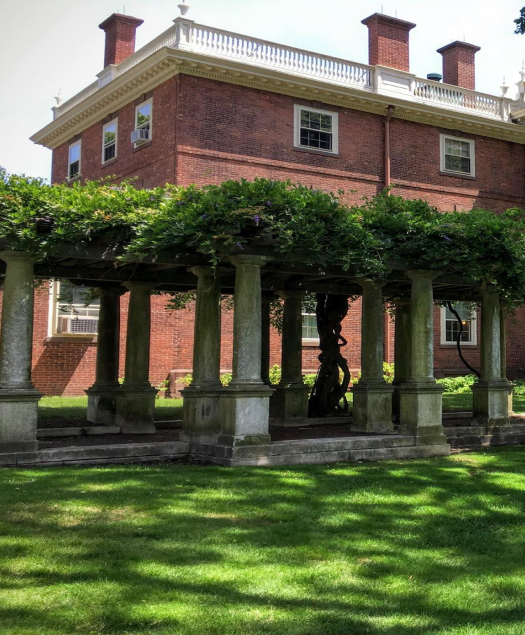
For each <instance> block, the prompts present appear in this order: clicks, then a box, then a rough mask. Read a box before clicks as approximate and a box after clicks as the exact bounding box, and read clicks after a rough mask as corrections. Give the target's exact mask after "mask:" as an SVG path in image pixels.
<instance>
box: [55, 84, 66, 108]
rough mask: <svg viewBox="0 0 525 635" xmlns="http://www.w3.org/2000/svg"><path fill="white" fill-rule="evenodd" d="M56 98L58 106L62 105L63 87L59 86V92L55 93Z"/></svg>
mask: <svg viewBox="0 0 525 635" xmlns="http://www.w3.org/2000/svg"><path fill="white" fill-rule="evenodd" d="M54 99H55V100H56V102H57V106H60V104H61V103H62V102H63V101H64V100H63V98H62V89H61V88H59V89H58V93H57V94H56V95H55V97H54Z"/></svg>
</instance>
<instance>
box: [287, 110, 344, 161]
mask: <svg viewBox="0 0 525 635" xmlns="http://www.w3.org/2000/svg"><path fill="white" fill-rule="evenodd" d="M294 117H295V123H294V145H295V147H296V148H306V149H310V150H318V151H320V152H328V153H331V154H336V153H337V152H338V113H337V112H333V111H328V110H320V109H316V108H308V107H305V106H301V105H299V104H295V106H294Z"/></svg>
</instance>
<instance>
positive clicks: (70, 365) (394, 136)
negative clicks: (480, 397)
mask: <svg viewBox="0 0 525 635" xmlns="http://www.w3.org/2000/svg"><path fill="white" fill-rule="evenodd" d="M149 96H152V97H153V140H152V142H151V143H150V144H148V145H145V146H142V147H140V149H138V150H134V149H133V146H132V144H131V142H130V133H131V131H132V130H133V127H134V113H135V105H136V104H137V103H138V102H139V101H142V99H143V98H147V97H149ZM297 103H300V104H304V105H307V106H312V107H320V108H325V109H329V110H334V111H337V112H338V113H339V156H337V157H332V156H324V155H319V154H316V153H312V152H308V151H299V150H294V148H293V107H294V104H297ZM117 115H118V118H119V137H118V155H117V159H116V160H115V161H114V162H113V163H111V164H110V165H107V166H101V164H100V163H101V152H102V145H101V144H102V127H103V124H104V123H105V122H106V121H107V119H105V120H104V121H103V122H102V121H101V122H99V123H97V124H95V125H93V126H91V127H90V128H89V129H87V130H86V131H85V132H84V133H83V134H82V168H81V170H82V175H83V177H84V178H87V179H98V178H101V177H103V176H106V175H108V174H116V175H117V177H118V178H123V177H132V176H137V177H138V180H137V185H138V186H139V187H154V186H159V185H164V184H165V183H166V182H177V183H179V184H183V185H187V184H190V183H197V184H199V185H203V184H206V183H220V182H221V181H224V180H226V179H239V178H241V177H244V178H247V179H253V178H255V177H258V176H259V177H267V178H272V179H290V180H292V181H294V182H301V183H304V184H306V185H311V186H312V187H315V188H319V189H324V190H327V191H334V192H335V191H337V190H339V189H343V190H345V192H346V194H345V197H346V200H347V201H348V202H351V203H357V202H359V201H360V200H361V199H362V197H363V196H373V195H374V194H376V193H377V192H378V191H380V190H381V188H382V186H383V178H384V175H383V121H384V120H383V118H382V117H380V116H378V115H375V114H371V113H367V112H360V111H357V110H350V109H344V108H338V107H333V106H329V105H326V104H322V103H320V102H314V101H305V100H300V99H295V98H292V97H289V96H286V95H279V94H275V93H269V92H265V91H261V90H257V89H251V88H245V87H241V86H235V85H230V84H227V83H223V82H218V81H213V80H208V79H202V78H197V77H192V76H186V75H182V76H179V77H178V78H173V79H170V80H168V81H167V82H165V83H164V84H162V85H160V86H158V87H157V88H155V89H154V90H153V91H152V93H151V94H148V95H144V96H143V97H142V98H141V99H140V100H136V101H135V102H134V103H131V104H128V105H126V106H125V107H123V108H122V109H121V110H120V111H119V112H118V113H114V116H117ZM441 132H443V133H446V134H454V131H453V130H449V129H439V128H436V127H433V126H428V125H423V124H420V123H417V122H411V121H404V120H401V119H395V118H394V119H393V120H392V122H391V149H392V180H393V183H394V185H395V189H394V193H396V194H400V195H402V196H404V197H406V198H423V199H426V200H428V201H430V203H432V204H433V205H436V206H437V207H438V208H439V209H441V210H443V211H449V210H453V209H458V210H468V209H471V208H472V207H474V206H479V207H486V208H490V209H494V210H495V211H500V210H503V209H506V208H508V207H511V206H524V205H525V183H524V173H525V170H524V167H525V148H524V146H521V145H519V144H513V143H510V142H507V141H501V140H497V139H490V138H487V137H481V136H477V135H469V134H466V133H461V136H463V137H467V138H470V139H474V141H475V143H476V172H477V176H476V178H474V179H468V178H458V177H454V176H448V175H444V174H440V171H439V170H440V161H439V134H440V133H441ZM67 151H68V144H64V145H62V146H60V147H59V148H58V149H57V150H55V151H54V153H53V155H54V156H53V181H54V182H60V181H63V180H64V179H65V178H66V175H67ZM164 302H165V300H164V298H154V299H153V302H152V306H153V320H152V333H153V335H152V338H153V339H152V357H151V377H152V379H153V380H154V382H160V381H162V379H164V378H165V377H167V375H168V373H169V372H170V371H171V370H174V371H175V375H176V376H183V375H185V374H187V373H189V372H191V366H192V346H193V319H194V315H193V309H192V308H191V307H190V308H188V309H186V310H184V311H177V312H170V313H165V312H164V310H163V306H164ZM38 303H40V300H38V302H37V304H38ZM44 304H45V302H44ZM122 306H123V321H124V319H125V307H126V300H125V298H123V301H122ZM39 307H40V308H38V309H37V310H38V311H39V313H38V314H37V317H36V322H39V324H40V326H39V327H38V328H39V329H40V331H39V335H38V336H37V334H36V332H35V356H34V358H35V381H37V384H38V386H39V387H40V388H41V389H43V390H45V391H46V392H51V393H59V394H60V393H61V392H65V393H68V394H76V393H79V392H81V391H82V390H83V389H84V388H86V387H87V386H89V385H90V384H91V383H92V381H93V377H94V358H95V346H94V345H93V344H79V343H69V342H67V343H65V344H62V343H60V344H58V343H53V342H51V343H49V342H45V341H44V340H45V334H44V333H45V332H46V329H47V326H46V327H45V328H44V326H43V325H44V323H45V324H46V325H47V308H45V307H44V306H43V305H42V306H40V304H39ZM360 311H361V308H360V301H359V300H358V301H357V302H355V303H353V304H352V305H351V307H350V310H349V314H348V317H347V318H346V320H345V322H344V330H343V334H344V335H345V337H346V338H347V339H348V345H347V346H346V347H345V349H344V351H343V355H344V356H345V357H346V358H347V360H348V363H349V366H350V368H351V369H352V370H353V372H357V371H358V369H359V357H360V319H361V318H360V315H361V313H360ZM232 318H233V314H232V313H231V312H229V311H225V312H224V314H223V324H222V328H223V341H222V348H221V354H222V359H221V368H222V371H223V372H227V371H229V370H230V369H231V352H232V342H231V334H232ZM524 324H525V313H524V312H523V311H519V312H518V314H517V316H516V317H515V318H513V319H510V320H509V327H508V329H509V337H508V341H509V345H508V365H509V368H511V369H512V370H511V374H514V375H516V374H523V373H524V372H525V350H524V347H523V346H522V345H521V344H520V337H521V331H522V330H523V325H524ZM42 329H43V330H42ZM393 330H394V327H393V324H390V325H389V333H390V337H389V340H390V341H389V354H390V358H391V359H393V356H394V353H393V349H394V336H393ZM122 331H123V332H122V337H123V338H124V332H125V325H124V324H123V329H122ZM436 331H437V334H436V345H435V363H436V368H438V369H444V370H446V371H447V372H452V373H459V372H463V367H462V365H461V363H460V362H459V360H458V358H457V352H456V350H455V348H454V347H449V346H441V345H440V344H439V311H438V309H436ZM123 350H124V346H122V351H123ZM465 350H466V356H467V358H468V359H471V360H472V362H473V364H474V365H475V366H477V365H478V364H479V348H478V347H472V348H467V347H465ZM317 355H318V351H317V349H316V348H315V347H312V346H305V347H304V349H303V368H304V370H305V372H315V370H316V368H317V366H318V363H317ZM271 364H272V365H273V364H280V337H279V335H278V334H277V333H276V332H272V334H271ZM121 368H123V360H121Z"/></svg>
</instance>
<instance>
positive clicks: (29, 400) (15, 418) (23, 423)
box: [0, 388, 42, 453]
mask: <svg viewBox="0 0 525 635" xmlns="http://www.w3.org/2000/svg"><path fill="white" fill-rule="evenodd" d="M41 397H42V395H41V393H39V392H38V391H37V390H35V389H34V388H30V389H27V390H24V389H21V390H16V389H11V390H9V389H5V388H4V389H1V390H0V453H10V452H33V451H35V450H37V449H38V442H37V440H36V424H37V411H38V402H39V401H40V398H41Z"/></svg>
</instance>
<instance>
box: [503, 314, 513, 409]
mask: <svg viewBox="0 0 525 635" xmlns="http://www.w3.org/2000/svg"><path fill="white" fill-rule="evenodd" d="M500 307H501V308H500V351H501V378H502V379H503V381H508V378H507V316H508V310H507V307H505V306H503V305H500ZM509 383H510V384H511V387H512V383H511V382H509ZM512 392H513V391H512V390H511V391H510V392H509V397H508V400H507V403H508V409H509V417H511V416H512V415H513V414H514V412H513V409H514V408H513V406H514V404H513V394H512Z"/></svg>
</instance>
